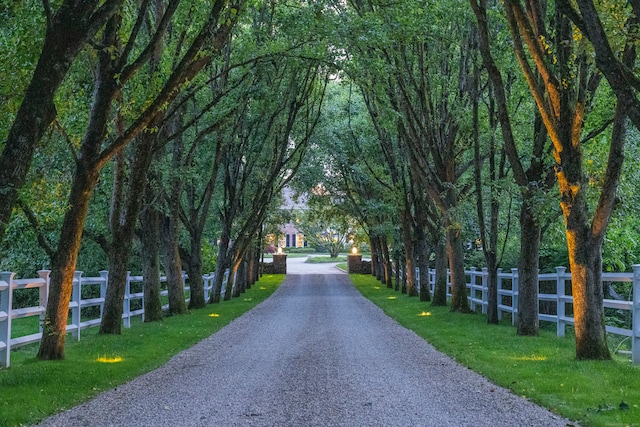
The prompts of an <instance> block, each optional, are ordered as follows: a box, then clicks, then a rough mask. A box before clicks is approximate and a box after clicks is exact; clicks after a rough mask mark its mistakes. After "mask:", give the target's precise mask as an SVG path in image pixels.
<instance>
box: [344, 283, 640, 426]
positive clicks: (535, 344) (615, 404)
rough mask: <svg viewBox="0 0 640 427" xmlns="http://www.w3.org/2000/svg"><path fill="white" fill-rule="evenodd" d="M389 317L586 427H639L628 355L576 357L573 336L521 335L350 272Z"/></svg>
mask: <svg viewBox="0 0 640 427" xmlns="http://www.w3.org/2000/svg"><path fill="white" fill-rule="evenodd" d="M351 279H352V281H353V282H354V284H355V285H356V287H357V288H358V290H359V291H360V292H361V293H362V294H363V295H364V296H365V297H367V298H368V299H370V300H371V301H372V302H374V303H375V304H376V305H378V306H379V307H380V308H382V310H384V312H385V313H387V315H389V316H390V317H392V318H394V319H396V320H397V321H398V322H399V323H400V324H401V325H403V326H405V327H406V328H408V329H411V330H413V331H415V332H416V333H417V334H418V335H419V336H421V337H423V338H424V339H425V340H427V341H428V342H429V343H431V344H432V345H433V346H435V347H436V348H437V349H438V350H440V351H442V352H444V353H446V354H448V355H450V356H451V357H453V358H454V359H455V360H457V361H458V362H459V363H461V364H462V365H464V366H467V367H469V368H471V369H473V370H474V371H476V372H479V373H480V374H482V375H484V376H485V377H487V378H489V379H490V380H491V381H493V382H495V383H496V384H498V385H501V386H503V387H506V388H508V389H510V390H512V391H513V392H514V393H515V394H517V395H519V396H523V397H526V398H527V399H530V400H532V401H534V402H536V403H538V404H539V405H541V406H544V407H546V408H549V409H550V410H552V411H553V412H556V413H558V414H561V415H563V416H565V417H567V418H569V419H571V420H575V421H578V422H579V423H580V424H581V425H584V426H594V427H595V426H602V427H605V426H607V427H608V426H640V366H633V365H632V364H631V362H630V361H629V359H628V358H621V357H615V359H614V360H613V361H607V362H590V361H589V362H586V361H580V362H579V361H576V360H575V342H574V340H573V339H572V338H570V337H567V338H558V337H556V336H555V334H554V333H551V332H547V331H542V332H541V333H540V336H539V337H518V336H516V330H515V328H514V327H512V326H511V325H488V324H487V323H486V321H487V319H486V317H485V316H483V315H480V314H460V313H451V312H450V311H449V309H448V308H447V307H437V308H436V307H434V308H431V307H430V303H428V302H420V301H419V299H418V298H415V297H414V298H409V297H407V296H406V295H402V294H400V293H398V292H395V291H393V290H392V289H387V288H386V286H384V285H382V284H381V283H380V282H378V281H377V280H376V279H375V277H373V276H369V275H359V274H356V275H353V274H352V275H351Z"/></svg>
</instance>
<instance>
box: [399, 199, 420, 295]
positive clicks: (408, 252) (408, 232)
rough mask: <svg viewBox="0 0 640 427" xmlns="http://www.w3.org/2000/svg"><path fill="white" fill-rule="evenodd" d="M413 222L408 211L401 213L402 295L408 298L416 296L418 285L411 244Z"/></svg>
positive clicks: (413, 250)
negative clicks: (403, 264)
mask: <svg viewBox="0 0 640 427" xmlns="http://www.w3.org/2000/svg"><path fill="white" fill-rule="evenodd" d="M412 231H413V221H412V219H411V214H410V213H409V212H408V210H405V211H404V212H403V213H402V243H403V245H404V257H405V267H404V269H405V277H406V278H407V280H406V286H405V287H403V292H402V293H405V292H406V293H407V294H408V295H409V296H410V297H417V296H418V284H417V282H416V258H415V249H414V242H413V235H412V234H413V233H412Z"/></svg>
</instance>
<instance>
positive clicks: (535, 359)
mask: <svg viewBox="0 0 640 427" xmlns="http://www.w3.org/2000/svg"><path fill="white" fill-rule="evenodd" d="M513 360H522V361H525V362H543V361H545V360H547V356H540V355H538V354H532V355H531V356H519V357H513Z"/></svg>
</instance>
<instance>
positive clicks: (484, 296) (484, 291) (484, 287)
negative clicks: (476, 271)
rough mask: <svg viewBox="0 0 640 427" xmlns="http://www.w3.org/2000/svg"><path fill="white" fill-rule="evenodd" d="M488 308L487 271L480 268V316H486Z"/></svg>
mask: <svg viewBox="0 0 640 427" xmlns="http://www.w3.org/2000/svg"><path fill="white" fill-rule="evenodd" d="M488 306H489V269H488V268H487V267H483V268H482V314H487V307H488Z"/></svg>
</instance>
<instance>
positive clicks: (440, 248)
mask: <svg viewBox="0 0 640 427" xmlns="http://www.w3.org/2000/svg"><path fill="white" fill-rule="evenodd" d="M435 253H436V256H435V258H436V259H435V270H436V283H435V286H434V288H433V302H432V303H431V306H433V307H445V306H446V305H447V267H448V265H449V263H448V259H447V245H446V243H445V239H444V237H442V236H438V238H436V242H435Z"/></svg>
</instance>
